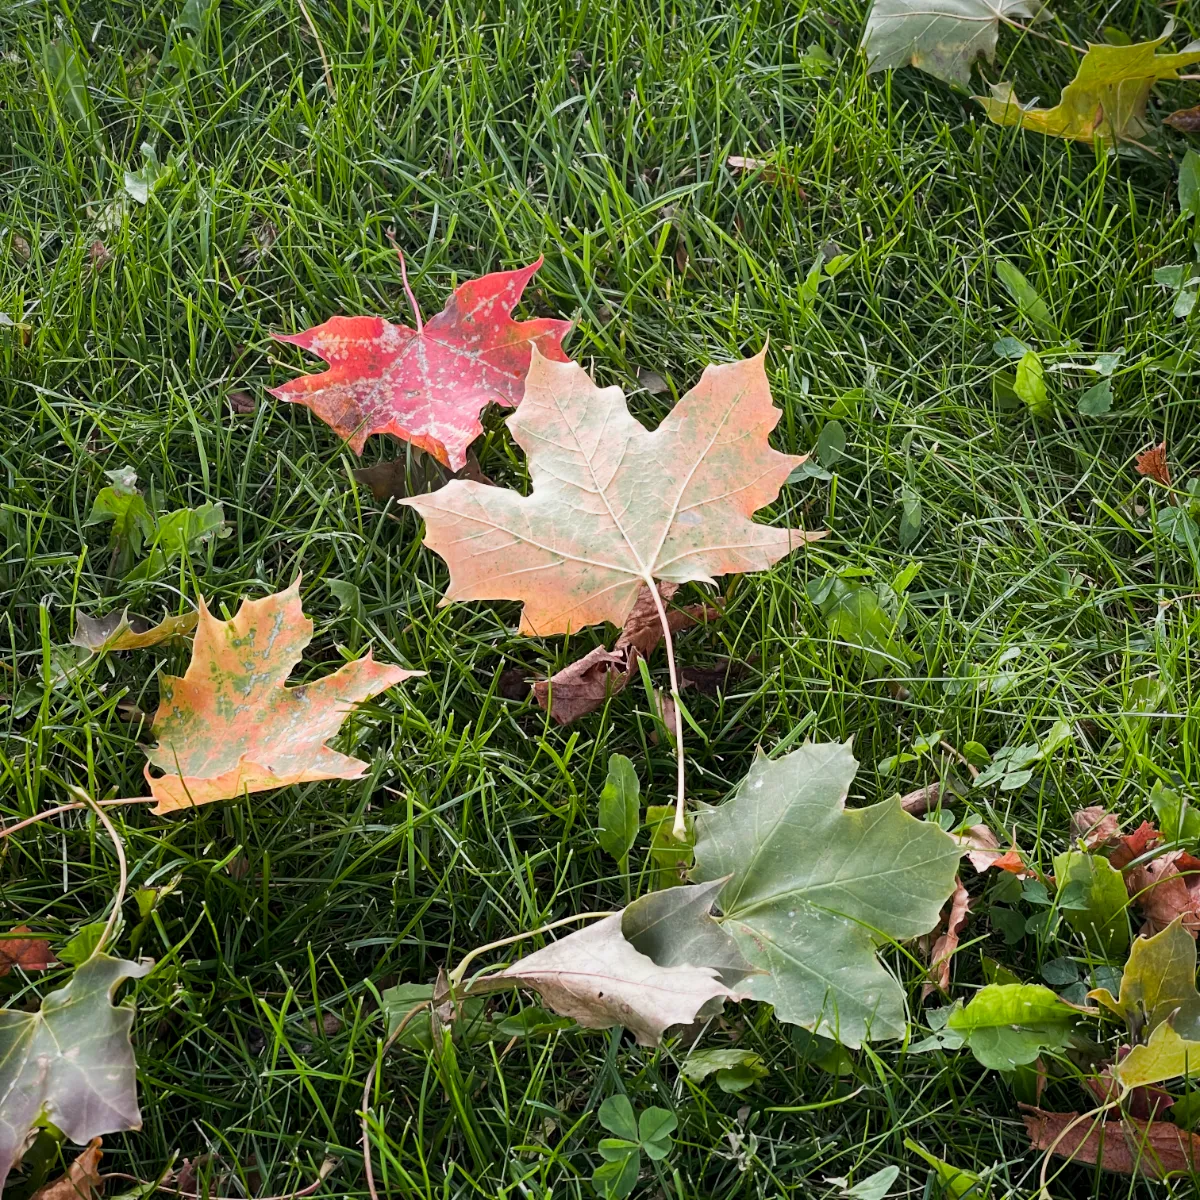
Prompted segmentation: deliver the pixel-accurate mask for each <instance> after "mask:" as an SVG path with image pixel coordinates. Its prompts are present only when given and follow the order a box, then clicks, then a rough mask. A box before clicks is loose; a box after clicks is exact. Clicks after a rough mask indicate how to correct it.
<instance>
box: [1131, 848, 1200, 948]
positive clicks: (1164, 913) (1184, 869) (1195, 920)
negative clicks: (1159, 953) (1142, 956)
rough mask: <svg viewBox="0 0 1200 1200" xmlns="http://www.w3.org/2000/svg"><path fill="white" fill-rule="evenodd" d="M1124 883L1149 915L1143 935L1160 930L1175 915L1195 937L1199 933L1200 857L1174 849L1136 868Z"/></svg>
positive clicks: (1146, 915) (1144, 912)
mask: <svg viewBox="0 0 1200 1200" xmlns="http://www.w3.org/2000/svg"><path fill="white" fill-rule="evenodd" d="M1125 886H1126V887H1127V888H1128V889H1129V895H1130V897H1131V898H1132V899H1133V900H1134V901H1135V902H1136V903H1137V904H1138V905H1140V906H1141V910H1142V912H1143V914H1144V915H1145V917H1146V924H1145V925H1144V926H1143V928H1142V933H1143V934H1144V935H1146V936H1150V935H1152V934H1155V933H1160V932H1161V931H1162V930H1164V929H1166V927H1167V926H1168V925H1170V924H1171V922H1172V921H1174V920H1175V918H1176V917H1180V918H1182V922H1183V927H1184V929H1186V930H1187V931H1188V933H1190V934H1191V935H1192V937H1196V935H1197V934H1198V933H1200V859H1196V858H1193V857H1192V855H1190V854H1188V853H1187V851H1186V850H1172V851H1170V852H1168V853H1167V854H1164V855H1162V856H1161V857H1159V858H1156V859H1153V860H1151V861H1150V862H1148V863H1143V864H1142V865H1141V866H1137V867H1134V868H1133V869H1132V870H1130V871H1129V872H1128V873H1127V874H1126V876H1125Z"/></svg>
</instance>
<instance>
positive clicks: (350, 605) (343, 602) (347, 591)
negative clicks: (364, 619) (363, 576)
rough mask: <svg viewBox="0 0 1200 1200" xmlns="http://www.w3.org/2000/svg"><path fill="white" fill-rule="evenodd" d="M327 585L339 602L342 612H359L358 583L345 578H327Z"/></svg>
mask: <svg viewBox="0 0 1200 1200" xmlns="http://www.w3.org/2000/svg"><path fill="white" fill-rule="evenodd" d="M325 586H326V587H327V588H328V589H329V591H330V592H331V593H332V595H333V598H334V599H335V600H336V601H337V602H338V609H339V611H340V612H358V606H359V603H360V600H359V593H358V585H357V584H354V583H350V582H349V581H347V580H345V579H327V580H325Z"/></svg>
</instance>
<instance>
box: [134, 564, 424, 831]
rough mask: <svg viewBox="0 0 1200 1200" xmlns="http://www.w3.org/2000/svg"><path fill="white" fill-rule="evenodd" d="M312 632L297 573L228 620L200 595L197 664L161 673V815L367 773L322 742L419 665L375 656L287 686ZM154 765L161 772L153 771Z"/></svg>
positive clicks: (152, 781) (156, 761)
mask: <svg viewBox="0 0 1200 1200" xmlns="http://www.w3.org/2000/svg"><path fill="white" fill-rule="evenodd" d="M312 634H313V623H312V621H311V620H309V618H307V617H306V616H305V615H304V612H303V610H302V609H301V607H300V580H299V579H297V580H296V582H295V583H293V584H292V586H291V587H289V588H287V589H286V590H284V591H282V592H277V593H275V594H274V595H272V596H267V597H265V598H264V599H262V600H243V601H242V604H241V607H240V608H239V609H238V611H237V613H236V615H235V616H234V617H233V618H232V619H231V620H228V621H222V620H219V619H218V618H216V617H214V616H213V615H212V614H211V613H210V612H209V611H208V608H207V607H206V606H205V603H204V600H203V598H201V599H200V601H199V621H198V623H197V626H196V640H195V643H194V645H193V647H192V661H191V663H190V664H189V666H188V669H187V673H186V674H185V675H184V677H183V678H182V679H177V678H175V677H173V676H169V675H168V676H164V677H163V682H162V701H161V703H160V704H159V707H158V713H157V714H156V715H155V718H154V733H155V735H156V736H157V737H158V745H157V746H155V747H153V748H152V749H150V750H148V751H147V757H148V758H149V760H150V761H149V763H148V764H147V766H146V780H147V782H148V783H149V785H150V792H151V794H152V795H153V796H154V798H155V799H156V800H157V801H158V804H157V806H156V807H155V809H154V811H155V812H156V813H166V812H173V811H174V810H176V809H180V808H192V807H195V806H196V805H199V804H210V803H212V802H213V801H214V800H227V799H230V798H231V797H234V796H241V795H244V794H245V793H247V792H261V791H265V790H267V789H268V788H277V787H284V786H286V785H288V784H292V783H309V782H312V781H313V780H318V779H357V778H359V777H360V776H361V775H362V773H363V772H364V771H365V770H366V769H367V764H366V763H365V762H363V761H362V760H361V759H357V758H351V757H350V756H348V755H345V754H339V753H338V752H337V751H336V750H331V749H330V748H329V747H328V746H326V745H325V743H326V742H327V741H328V740H329V739H330V738H332V737H333V736H334V735H335V734H336V733H337V731H338V729H339V728H340V727H341V724H342V722H343V721H344V720H345V718H346V717H347V716H348V715H349V713H350V712H351V710H352V709H353V708H354V706H355V705H356V704H359V703H361V702H362V701H364V700H368V699H370V697H372V696H374V695H377V694H378V693H379V692H382V691H384V690H385V689H386V688H389V687H392V686H393V685H394V684H397V683H400V682H401V680H404V679H408V678H409V677H410V676H412V675H420V674H422V672H420V671H406V670H403V669H402V668H400V667H393V666H389V665H388V664H386V663H378V662H376V661H375V660H374V659H373V658H372V656H371V654H370V653H368V654H367V655H366V656H365V657H364V658H360V659H357V660H355V661H354V662H351V663H347V664H346V665H345V666H344V667H341V668H340V669H339V670H337V671H335V672H334V673H333V674H332V675H327V676H325V678H323V679H318V680H316V681H315V682H313V683H308V684H301V685H299V686H297V687H285V686H284V684H285V682H286V680H287V677H288V675H290V674H291V671H292V668H293V667H295V665H296V664H297V663H298V662H299V661H300V657H301V655H302V654H303V652H304V648H305V646H307V645H308V643H309V642H310V641H312ZM151 767H156V768H158V770H159V771H162V772H163V774H162V775H159V776H155V775H153V774H152V773H151Z"/></svg>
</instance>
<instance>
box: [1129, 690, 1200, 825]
mask: <svg viewBox="0 0 1200 1200" xmlns="http://www.w3.org/2000/svg"><path fill="white" fill-rule="evenodd" d="M1138 682H1142V681H1140V680H1139V681H1138ZM1155 682H1158V681H1155ZM1150 807H1151V808H1153V809H1154V815H1155V816H1156V817H1158V827H1159V829H1160V830H1161V831H1162V835H1163V840H1164V841H1167V842H1194V841H1196V840H1197V839H1200V812H1198V811H1197V810H1196V809H1194V808H1193V807H1192V806H1191V805H1190V804H1189V803H1188V802H1187V801H1186V800H1185V799H1184V798H1183V797H1182V796H1181V795H1180V794H1179V793H1178V792H1177V791H1175V790H1174V789H1173V788H1165V787H1163V785H1162V781H1161V780H1159V779H1156V780H1155V781H1154V786H1153V787H1152V788H1151V789H1150Z"/></svg>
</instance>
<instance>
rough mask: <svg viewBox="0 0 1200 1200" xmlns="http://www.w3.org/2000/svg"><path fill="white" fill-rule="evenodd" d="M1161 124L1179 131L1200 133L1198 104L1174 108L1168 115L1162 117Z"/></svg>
mask: <svg viewBox="0 0 1200 1200" xmlns="http://www.w3.org/2000/svg"><path fill="white" fill-rule="evenodd" d="M1163 124H1164V125H1170V126H1171V128H1172V129H1178V130H1179V132H1180V133H1200V104H1198V105H1197V106H1196V107H1195V108H1180V109H1176V110H1175V112H1173V113H1172V114H1171V115H1170V116H1169V117H1163Z"/></svg>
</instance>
